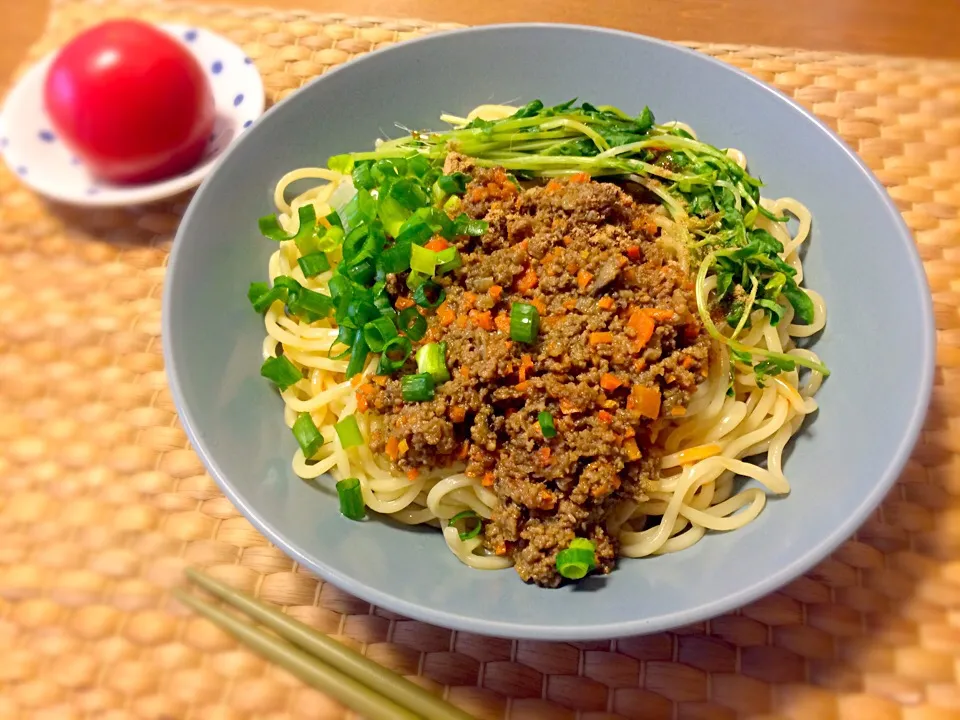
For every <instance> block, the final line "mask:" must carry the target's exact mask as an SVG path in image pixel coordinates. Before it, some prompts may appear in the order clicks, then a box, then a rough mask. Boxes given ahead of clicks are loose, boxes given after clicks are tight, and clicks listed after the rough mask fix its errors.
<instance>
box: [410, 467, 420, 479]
mask: <svg viewBox="0 0 960 720" xmlns="http://www.w3.org/2000/svg"><path fill="white" fill-rule="evenodd" d="M418 477H420V471H419V470H417V468H410V469H409V470H407V480H409V481H410V482H413V481H414V480H416V479H417V478H418Z"/></svg>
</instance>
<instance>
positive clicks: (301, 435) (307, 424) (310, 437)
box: [293, 413, 323, 460]
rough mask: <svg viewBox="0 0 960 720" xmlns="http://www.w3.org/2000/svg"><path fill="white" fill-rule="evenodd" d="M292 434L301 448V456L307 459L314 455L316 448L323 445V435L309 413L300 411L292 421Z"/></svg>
mask: <svg viewBox="0 0 960 720" xmlns="http://www.w3.org/2000/svg"><path fill="white" fill-rule="evenodd" d="M293 436H294V437H295V438H296V439H297V444H298V445H300V449H301V450H303V456H304V457H305V458H307V459H308V460H309V459H310V458H312V457H313V456H314V455H316V454H317V450H319V449H320V446H321V445H323V435H321V434H320V431H319V430H317V426H316V425H314V423H313V418H312V417H310V413H300V416H299V417H298V418H297V420H296V422H294V423H293Z"/></svg>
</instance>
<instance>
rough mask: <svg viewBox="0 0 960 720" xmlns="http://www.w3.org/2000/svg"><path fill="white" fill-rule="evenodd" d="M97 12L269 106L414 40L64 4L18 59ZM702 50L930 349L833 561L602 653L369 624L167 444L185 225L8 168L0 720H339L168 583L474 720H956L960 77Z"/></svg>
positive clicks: (304, 19)
mask: <svg viewBox="0 0 960 720" xmlns="http://www.w3.org/2000/svg"><path fill="white" fill-rule="evenodd" d="M115 14H135V15H137V16H139V17H143V18H147V19H152V20H176V21H183V22H189V23H195V24H198V25H203V26H206V27H209V28H212V29H214V30H217V31H219V32H222V33H224V34H226V35H228V36H229V37H231V38H232V39H234V40H235V41H237V42H239V43H241V44H242V45H243V46H244V48H245V49H246V50H247V52H248V53H249V54H250V55H251V56H252V57H253V58H254V59H255V60H256V62H257V65H258V66H259V68H260V70H261V71H262V73H263V75H264V78H265V81H266V85H267V88H268V92H269V95H270V98H271V99H273V100H276V99H277V98H280V97H283V96H284V95H286V94H288V93H290V92H292V91H293V90H295V89H296V88H297V87H298V86H299V85H300V84H301V83H302V82H304V81H305V80H307V79H309V78H310V77H313V76H314V75H316V74H318V73H321V72H323V71H325V70H326V69H328V68H329V67H331V66H333V65H337V64H339V63H341V62H343V61H345V60H347V59H349V58H351V57H353V56H355V55H357V54H358V53H363V52H366V51H368V50H371V49H373V48H375V47H380V46H382V45H385V44H388V43H391V42H394V41H397V40H401V39H404V38H408V37H413V36H415V35H418V34H422V33H424V32H429V31H433V30H435V29H436V27H437V26H435V25H430V24H427V23H422V22H417V21H384V20H374V19H357V18H348V17H343V16H336V17H333V16H327V17H314V16H310V15H306V14H279V13H276V12H273V11H268V10H256V11H241V10H237V9H227V8H202V7H194V6H186V5H161V4H155V3H153V2H144V1H140V2H132V1H128V2H125V3H117V2H116V0H112V1H111V2H106V3H94V4H92V5H91V4H90V3H88V2H85V1H82V0H67V1H65V2H60V3H58V4H57V6H56V8H55V11H54V16H53V19H52V21H51V23H50V26H49V28H48V31H47V32H46V34H45V35H44V38H43V39H42V40H41V42H40V43H39V45H38V46H37V47H35V48H34V49H33V51H32V54H31V57H32V58H36V57H37V56H38V55H39V54H40V53H43V52H47V51H49V50H50V49H51V48H53V47H55V46H57V45H58V44H60V43H62V42H63V41H64V40H65V39H66V38H67V37H69V36H70V35H71V34H72V33H74V32H75V31H77V30H78V29H79V28H80V27H82V26H84V25H86V24H90V23H92V22H95V21H98V20H100V19H102V18H104V17H106V16H107V15H115ZM699 49H700V50H702V51H704V52H706V53H709V54H711V55H715V56H717V57H720V58H723V59H724V60H727V61H729V62H732V63H733V64H735V65H738V66H740V67H743V68H745V69H747V70H749V71H750V72H752V73H754V74H756V75H758V76H760V77H762V78H764V79H765V80H768V81H771V82H773V83H775V84H776V85H777V86H779V87H781V88H783V89H784V90H786V91H787V92H789V93H791V94H792V95H793V96H794V97H796V98H798V99H799V100H800V101H801V102H802V103H804V104H805V105H806V106H807V107H810V108H812V109H813V110H814V111H815V112H816V113H817V114H818V115H819V116H820V117H822V118H824V119H825V120H826V121H827V122H829V123H830V124H831V125H832V126H833V127H835V128H837V129H839V131H840V133H841V134H842V135H843V136H844V137H845V138H846V139H847V140H848V141H850V142H851V143H852V144H853V145H854V146H855V147H857V148H858V149H859V151H860V153H861V155H862V156H863V157H864V158H866V160H867V162H868V163H869V164H870V165H871V166H872V167H873V168H874V170H875V171H876V172H877V173H878V174H879V175H880V177H881V178H882V180H883V181H884V182H885V183H886V184H887V186H888V187H889V188H890V192H891V194H892V195H893V196H894V198H896V200H897V202H898V204H899V206H900V208H901V209H902V210H903V213H904V216H905V217H906V219H907V221H908V223H909V224H910V227H911V228H912V229H913V231H914V233H915V236H916V238H917V242H918V244H919V247H920V252H921V253H922V255H923V258H924V261H925V263H926V269H927V273H928V275H929V277H930V281H931V283H932V287H933V291H934V301H935V303H936V315H937V324H938V332H939V339H940V347H939V351H938V361H939V368H938V371H937V379H936V391H935V396H934V402H933V408H932V412H931V415H930V417H929V419H928V421H927V424H926V429H925V431H924V434H923V439H922V440H921V442H920V445H919V446H918V448H917V450H916V452H915V454H914V456H913V459H912V461H911V462H910V464H909V466H908V468H907V471H906V473H905V474H904V477H903V479H902V480H901V482H900V483H899V485H898V486H897V487H896V489H895V490H894V491H893V493H892V494H891V496H890V497H889V498H888V499H887V500H886V501H885V502H884V504H883V506H882V508H881V509H880V510H879V511H878V512H877V513H876V514H874V516H873V517H872V518H871V519H870V520H869V522H867V524H866V525H865V526H864V527H863V528H862V529H861V530H860V532H859V533H858V535H857V537H856V539H854V540H851V541H849V542H847V543H846V544H845V545H844V546H843V547H842V548H841V549H840V550H839V551H838V552H837V553H836V554H835V555H834V556H833V557H831V558H830V559H828V560H827V561H825V562H824V563H823V564H821V565H820V566H819V567H818V568H817V569H816V570H815V571H813V572H811V573H810V574H808V575H807V576H806V577H804V578H802V579H800V580H797V581H796V582H794V583H793V584H792V585H790V586H788V587H786V588H785V589H783V590H782V591H781V592H779V593H776V594H774V595H771V596H769V597H767V598H764V599H763V600H760V601H759V602H756V603H754V604H753V605H750V606H749V607H746V608H743V609H742V610H741V611H739V612H737V613H733V614H730V615H727V616H724V617H720V618H717V619H715V620H712V621H710V622H707V623H702V624H699V625H696V626H693V627H688V628H684V629H682V630H678V631H676V632H673V633H661V634H659V635H654V636H649V637H643V638H629V639H621V640H618V641H615V642H600V643H578V644H572V645H566V644H549V643H534V642H509V641H504V640H493V639H487V638H482V637H477V636H473V635H468V634H465V633H454V632H450V631H447V630H443V629H440V628H436V627H430V626H427V625H425V624H422V623H419V622H414V621H410V620H405V619H404V618H402V617H398V616H396V615H393V614H391V613H387V612H384V611H382V610H379V609H377V608H373V607H370V606H369V605H368V604H366V603H364V602H361V601H360V600H357V599H355V598H352V597H350V596H348V595H346V594H345V593H343V592H341V591H339V590H338V589H337V588H335V587H333V586H332V585H329V584H324V583H322V582H319V581H318V580H317V579H316V578H315V577H313V576H312V575H310V574H309V573H307V572H304V571H302V570H300V569H299V568H297V567H296V566H295V565H294V564H293V563H292V562H291V561H290V560H288V559H287V558H286V557H285V556H284V555H283V554H282V553H281V552H279V551H278V550H276V549H275V548H273V547H271V546H270V545H269V544H268V543H267V542H266V541H265V540H264V539H263V538H262V537H261V536H260V535H259V534H258V533H257V532H256V531H255V530H254V529H253V527H252V526H251V525H250V524H249V523H248V522H247V521H246V520H244V519H243V518H242V517H241V516H240V515H239V514H238V513H237V511H236V510H234V508H233V507H231V505H230V503H229V502H227V501H226V500H225V499H224V497H223V496H222V495H221V494H220V492H219V491H218V489H217V487H216V486H215V485H214V483H213V482H212V481H211V479H210V478H209V477H208V476H207V475H206V474H205V473H204V470H203V468H202V466H201V464H200V462H199V461H198V460H197V458H196V457H195V455H194V454H193V452H192V451H191V450H190V449H189V446H188V444H187V440H186V437H185V436H184V433H183V431H182V430H181V428H180V427H179V425H178V423H177V418H176V415H175V413H174V408H173V405H172V402H171V399H170V395H169V392H168V391H167V388H166V384H165V379H164V373H163V363H162V358H161V352H160V335H159V333H160V295H161V286H162V283H163V275H164V264H165V260H166V256H167V251H168V249H169V246H170V242H171V239H172V235H173V232H174V230H175V228H176V225H177V221H178V218H179V215H180V213H181V212H182V210H183V207H184V205H185V203H186V199H183V198H181V199H180V200H179V201H178V202H171V203H168V204H165V205H160V206H156V207H152V208H150V209H147V210H137V211H124V210H103V211H84V212H82V213H81V212H78V211H76V210H70V209H65V208H61V207H52V206H49V205H46V204H45V203H44V202H42V201H41V200H39V199H37V198H36V197H35V196H33V195H32V194H31V193H29V192H28V191H26V190H25V189H23V188H21V187H20V186H19V185H18V184H17V183H16V181H15V180H14V178H13V177H12V176H11V175H10V174H9V173H7V172H6V171H5V170H4V171H2V172H0V718H3V719H6V718H18V717H30V718H34V717H35V718H73V717H78V718H79V717H91V718H93V717H96V718H125V717H142V718H161V717H164V718H203V719H204V720H214V719H215V718H270V719H274V720H280V719H281V718H318V719H320V720H332V719H333V718H341V717H345V716H346V713H345V712H344V711H343V710H342V708H340V707H339V706H337V705H336V704H335V703H333V702H331V701H330V700H328V699H327V698H325V697H324V696H322V695H321V694H319V693H317V692H314V691H312V690H309V689H306V688H304V687H303V686H301V685H300V684H299V683H298V682H297V681H295V680H292V679H291V678H290V677H288V676H287V675H285V674H284V673H283V672H280V671H278V670H276V669H274V668H271V667H267V666H266V665H265V664H264V663H263V662H262V661H261V660H259V659H258V658H256V657H255V656H253V655H252V654H250V653H248V652H246V651H245V650H243V649H241V648H238V646H237V645H236V644H235V643H234V642H233V641H231V640H230V639H229V638H227V637H225V636H224V635H222V634H220V633H219V632H217V631H215V630H214V629H213V628H212V627H211V626H210V625H208V624H206V623H205V622H202V621H200V620H197V619H194V618H193V617H190V616H189V615H188V614H187V613H185V612H184V611H183V610H182V609H180V608H178V607H176V606H175V605H174V604H173V602H172V601H171V600H170V599H169V596H168V593H167V590H168V588H169V587H170V586H172V585H173V584H175V583H177V582H178V578H179V571H180V568H181V567H182V565H183V564H184V563H194V564H197V565H200V566H203V567H208V568H212V569H213V571H214V572H215V573H216V574H218V575H219V576H221V577H224V578H226V579H227V580H229V581H231V582H233V583H235V584H236V585H238V586H240V587H243V588H246V589H248V590H252V591H256V592H258V593H259V596H260V597H261V598H265V599H267V600H269V601H272V602H275V603H279V604H281V605H286V606H287V607H288V608H289V612H291V613H292V614H295V615H296V616H298V617H300V618H303V619H305V620H306V621H307V622H309V623H311V624H312V625H314V626H316V627H319V628H321V629H322V630H324V631H327V632H330V633H334V634H336V636H337V637H338V638H340V639H342V640H343V641H344V642H345V643H348V644H350V645H353V646H356V647H358V648H362V649H363V650H364V651H365V652H366V653H367V654H368V655H369V656H370V657H372V658H375V659H376V660H377V661H378V662H381V663H382V664H384V665H385V666H387V667H390V668H393V669H395V670H397V671H399V672H401V673H404V674H407V675H411V676H417V677H418V678H419V680H420V682H422V683H424V684H425V685H428V686H429V687H432V688H435V689H436V690H437V691H438V692H443V693H445V694H446V695H447V696H448V697H449V698H450V699H451V700H452V701H453V702H455V703H457V704H459V705H461V706H463V707H464V708H466V709H467V710H469V711H470V712H472V713H475V714H476V715H477V716H478V717H481V718H511V720H520V719H521V718H523V719H533V718H542V719H544V720H546V719H550V720H553V719H559V720H565V719H568V718H582V719H583V720H600V719H601V718H614V717H624V718H639V719H643V720H714V719H717V720H728V719H729V718H737V717H749V718H767V719H768V720H769V719H772V718H794V719H796V718H803V719H804V720H806V719H808V718H809V719H811V720H835V719H836V720H840V719H842V720H860V719H864V720H897V719H900V718H902V719H903V720H946V719H947V718H960V317H958V310H957V304H958V301H960V65H956V64H947V63H936V62H927V61H918V60H895V59H890V58H877V57H872V58H870V57H853V56H844V55H839V56H838V55H833V54H826V53H811V52H799V51H794V50H772V49H760V48H744V47H727V46H701V47H700V48H699ZM838 191H839V192H842V188H840V189H838Z"/></svg>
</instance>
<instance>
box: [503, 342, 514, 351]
mask: <svg viewBox="0 0 960 720" xmlns="http://www.w3.org/2000/svg"><path fill="white" fill-rule="evenodd" d="M503 347H505V348H506V349H507V350H509V349H510V348H512V347H513V340H504V341H503Z"/></svg>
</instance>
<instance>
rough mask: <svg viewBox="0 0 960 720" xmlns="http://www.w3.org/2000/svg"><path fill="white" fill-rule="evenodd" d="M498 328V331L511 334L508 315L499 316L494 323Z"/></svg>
mask: <svg viewBox="0 0 960 720" xmlns="http://www.w3.org/2000/svg"><path fill="white" fill-rule="evenodd" d="M493 322H494V324H495V325H496V326H497V330H499V331H500V332H502V333H504V334H509V333H510V316H509V315H507V314H506V313H500V314H499V315H497V317H496V319H495V320H494V321H493Z"/></svg>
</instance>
